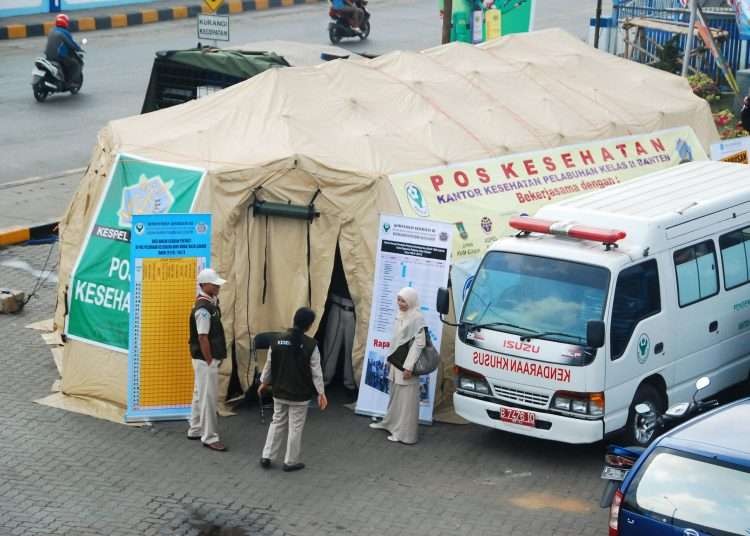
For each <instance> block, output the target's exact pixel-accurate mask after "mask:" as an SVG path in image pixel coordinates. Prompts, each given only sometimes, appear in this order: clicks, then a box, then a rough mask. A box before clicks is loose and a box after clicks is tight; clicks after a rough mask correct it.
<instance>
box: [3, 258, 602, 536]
mask: <svg viewBox="0 0 750 536" xmlns="http://www.w3.org/2000/svg"><path fill="white" fill-rule="evenodd" d="M50 247H52V248H53V249H52V251H50ZM56 247H57V246H56V245H52V246H49V245H37V246H23V247H21V246H15V247H10V248H0V286H10V287H13V288H18V289H22V290H27V291H28V290H29V289H31V288H33V286H34V284H35V283H36V281H37V277H36V276H35V275H33V270H41V269H42V268H43V267H44V264H45V260H46V259H48V258H49V259H51V260H50V263H51V264H54V260H55V259H56V258H57V250H56ZM23 266H27V267H28V269H24V268H22V267H23ZM48 268H49V266H48ZM32 269H33V270H32ZM54 289H55V285H54V284H53V283H50V282H47V283H45V284H43V285H42V286H41V288H40V290H39V292H38V294H37V296H36V297H34V298H32V299H31V301H30V302H29V303H28V305H27V306H26V307H25V308H24V310H23V311H22V313H20V314H19V315H0V341H2V345H3V351H2V352H0V370H2V374H0V405H1V406H2V408H3V410H2V412H0V534H2V535H3V536H16V535H18V536H30V535H54V536H110V535H111V536H151V535H193V536H198V535H201V536H209V535H216V536H218V535H223V536H228V535H231V536H250V535H277V536H285V535H293V536H319V535H320V536H328V535H343V536H353V535H362V536H384V535H394V536H396V535H399V536H401V535H407V536H409V535H414V536H416V535H425V536H448V535H461V534H471V535H475V536H482V535H487V536H490V535H492V536H537V535H539V534H545V535H560V536H589V535H590V536H594V535H598V534H602V533H606V530H607V529H606V526H607V511H606V510H601V509H599V508H598V506H597V502H598V497H599V494H600V493H601V489H602V487H601V486H602V485H601V480H600V479H599V471H600V470H601V464H602V458H603V449H602V446H601V445H600V444H598V445H592V446H571V445H561V444H556V443H550V442H544V441H539V440H533V439H530V438H524V437H520V436H513V435H510V434H506V433H502V432H499V431H493V430H490V429H487V428H482V427H478V426H474V425H466V426H456V425H446V424H436V425H434V426H431V427H421V428H420V435H421V437H420V442H419V443H418V444H417V445H414V446H406V445H400V444H393V443H390V442H389V441H387V440H386V435H387V434H385V433H384V432H382V431H379V430H371V429H370V428H368V426H367V425H368V423H369V420H368V419H367V418H364V417H359V416H356V415H354V413H352V412H351V411H350V410H348V409H346V408H344V406H343V403H344V402H346V400H345V397H344V393H342V392H337V391H335V390H334V391H333V392H332V393H331V395H332V396H331V406H330V407H329V409H328V410H326V411H325V412H320V411H319V410H317V409H316V410H311V411H310V415H309V419H308V422H307V426H306V428H305V435H304V440H303V461H304V462H305V463H306V464H307V468H306V469H305V470H303V471H300V472H298V473H284V472H282V471H281V470H280V469H279V468H278V465H277V466H276V468H274V469H271V470H263V469H261V467H260V466H259V465H258V459H259V457H260V453H261V450H262V446H263V442H264V439H265V434H266V431H267V425H263V424H261V422H260V417H259V414H258V408H257V405H255V404H249V403H248V404H247V405H245V406H243V407H240V408H239V410H238V415H237V416H235V417H227V418H222V419H220V421H219V426H220V429H221V433H222V439H223V440H224V442H225V443H226V444H227V446H228V447H229V451H228V452H226V453H215V452H211V451H209V450H208V449H206V448H202V447H201V445H200V443H199V442H198V443H196V442H194V441H187V440H186V439H185V431H186V426H187V425H186V423H184V422H171V423H170V422H160V423H156V424H154V425H153V426H152V427H145V428H131V427H127V426H123V425H119V424H114V423H111V422H108V421H102V420H97V419H94V418H91V417H86V416H83V415H78V414H72V413H68V412H65V411H62V410H57V409H52V408H50V407H47V406H41V405H37V404H35V403H34V402H33V400H35V399H38V398H41V397H43V396H46V395H47V394H48V393H49V391H50V386H51V385H52V382H53V380H54V379H55V378H57V369H56V367H55V365H54V364H53V362H52V357H51V355H50V351H49V349H48V347H47V346H46V345H45V343H44V342H43V340H42V338H41V337H40V334H39V332H37V331H32V330H29V329H24V326H26V325H28V324H29V323H31V322H35V321H38V320H43V319H46V318H50V317H51V316H52V310H53V307H54V301H55V292H54Z"/></svg>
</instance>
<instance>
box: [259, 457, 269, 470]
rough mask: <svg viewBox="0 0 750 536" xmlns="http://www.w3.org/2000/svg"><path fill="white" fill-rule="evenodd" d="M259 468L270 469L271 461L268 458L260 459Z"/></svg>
mask: <svg viewBox="0 0 750 536" xmlns="http://www.w3.org/2000/svg"><path fill="white" fill-rule="evenodd" d="M260 466H261V467H262V468H263V469H270V468H271V460H270V459H269V458H261V459H260Z"/></svg>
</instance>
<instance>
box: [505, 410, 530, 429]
mask: <svg viewBox="0 0 750 536" xmlns="http://www.w3.org/2000/svg"><path fill="white" fill-rule="evenodd" d="M500 420H501V421H503V422H509V423H513V424H520V425H521V426H530V427H531V428H534V427H535V426H536V414H534V413H532V412H531V411H524V410H522V409H516V408H504V407H502V406H501V407H500Z"/></svg>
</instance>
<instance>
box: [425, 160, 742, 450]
mask: <svg viewBox="0 0 750 536" xmlns="http://www.w3.org/2000/svg"><path fill="white" fill-rule="evenodd" d="M510 225H511V227H513V228H514V229H516V231H517V234H516V235H515V236H514V237H508V238H503V239H501V240H499V241H497V242H496V243H495V244H494V245H493V246H492V247H491V248H490V250H489V251H487V253H486V254H485V256H484V258H483V260H482V263H481V265H480V266H479V268H478V270H477V273H476V275H475V278H474V281H473V283H472V285H471V288H470V290H469V293H468V295H467V296H466V299H465V301H464V306H463V310H462V311H461V314H460V321H459V326H458V329H457V337H456V350H455V362H456V388H457V390H456V393H455V395H454V405H455V409H456V412H457V413H458V414H459V415H461V416H462V417H464V418H465V419H468V420H469V421H471V422H474V423H478V424H481V425H485V426H489V427H493V428H498V429H501V430H506V431H509V432H514V433H518V434H524V435H528V436H534V437H540V438H545V439H552V440H556V441H563V442H566V443H592V442H595V441H598V440H601V439H602V438H603V437H604V436H605V435H607V434H610V433H612V432H616V431H621V430H622V431H624V432H625V435H626V436H627V439H628V440H629V441H630V442H632V444H641V445H645V444H647V443H648V442H649V441H650V440H651V436H652V431H651V426H650V423H649V422H648V421H647V419H645V418H643V417H641V416H640V415H638V414H637V413H635V412H634V410H633V408H634V406H635V405H636V404H639V403H645V404H648V405H650V406H651V407H652V408H654V409H656V410H658V411H663V410H665V408H667V407H668V406H669V405H672V404H675V403H678V402H682V401H687V400H688V399H689V398H690V397H691V395H692V394H693V391H694V387H693V386H694V384H695V380H696V378H698V377H700V376H704V375H708V376H710V378H711V387H710V390H711V392H709V393H702V395H703V396H707V395H710V394H712V393H713V392H715V391H718V390H720V389H723V388H725V387H727V386H729V385H732V384H735V383H738V382H741V381H745V380H748V379H750V166H743V165H738V164H728V163H721V162H696V163H690V164H684V165H681V166H678V167H676V168H672V169H670V170H667V171H662V172H658V173H654V174H651V175H647V176H644V177H641V178H639V179H634V180H631V181H628V182H627V183H625V184H622V185H617V186H613V187H610V188H608V189H606V190H602V191H599V192H596V193H593V194H589V195H585V196H582V197H577V198H574V199H571V200H568V201H563V202H559V203H555V204H551V205H547V206H545V207H543V208H542V209H540V210H539V212H538V213H537V214H536V215H535V216H534V217H527V216H519V217H516V218H513V219H512V220H511V222H510ZM438 310H439V311H440V312H441V313H446V312H447V291H446V290H445V289H441V291H440V292H439V293H438Z"/></svg>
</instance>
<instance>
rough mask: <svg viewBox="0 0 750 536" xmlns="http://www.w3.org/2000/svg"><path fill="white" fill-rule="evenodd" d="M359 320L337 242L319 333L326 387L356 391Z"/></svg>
mask: <svg viewBox="0 0 750 536" xmlns="http://www.w3.org/2000/svg"><path fill="white" fill-rule="evenodd" d="M355 321H356V313H355V310H354V302H353V301H352V297H351V294H350V293H349V285H348V283H347V280H346V273H345V271H344V263H343V261H342V259H341V248H340V245H339V243H338V242H337V243H336V253H335V256H334V260H333V270H332V272H331V282H330V285H329V286H328V295H327V298H326V304H325V311H324V313H323V318H322V319H321V323H320V326H319V328H318V331H317V333H316V334H315V339H316V340H317V341H318V347H319V348H320V351H321V365H322V368H323V377H324V379H325V383H326V385H329V384H331V383H334V384H343V385H344V386H345V387H346V388H348V389H356V383H355V381H354V378H353V364H352V347H353V344H354V331H355V323H356V322H355Z"/></svg>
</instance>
